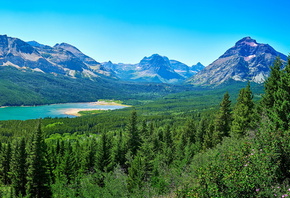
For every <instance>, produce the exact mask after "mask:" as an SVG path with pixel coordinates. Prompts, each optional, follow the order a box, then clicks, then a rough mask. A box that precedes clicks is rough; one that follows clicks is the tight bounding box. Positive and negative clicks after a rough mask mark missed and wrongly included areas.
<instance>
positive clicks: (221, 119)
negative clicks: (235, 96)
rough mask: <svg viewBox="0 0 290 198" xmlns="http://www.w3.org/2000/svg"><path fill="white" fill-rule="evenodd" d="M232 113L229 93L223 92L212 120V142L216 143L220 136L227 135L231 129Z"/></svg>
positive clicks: (219, 140) (218, 141)
mask: <svg viewBox="0 0 290 198" xmlns="http://www.w3.org/2000/svg"><path fill="white" fill-rule="evenodd" d="M231 122H232V114H231V101H230V95H229V93H228V92H227V93H225V95H224V97H223V100H222V102H221V103H220V109H219V112H218V114H217V116H216V119H215V122H214V132H213V144H214V145H217V144H218V143H220V142H221V140H222V137H224V136H229V132H230V129H231Z"/></svg>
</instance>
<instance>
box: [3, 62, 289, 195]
mask: <svg viewBox="0 0 290 198" xmlns="http://www.w3.org/2000/svg"><path fill="white" fill-rule="evenodd" d="M281 68H282V62H281V60H280V59H277V60H276V62H275V64H274V66H273V67H272V69H271V75H270V77H269V78H268V80H267V81H266V83H265V94H264V95H263V97H262V99H261V101H260V102H258V103H255V102H254V101H253V93H252V91H251V87H250V84H249V83H248V85H247V86H246V87H245V88H242V89H241V90H240V92H239V95H238V97H237V102H236V103H235V105H232V101H231V98H230V94H229V93H225V94H224V97H223V99H222V101H221V103H220V108H219V110H218V111H216V112H215V111H214V112H213V111H208V112H204V113H202V114H201V113H199V112H196V113H195V114H191V115H192V116H191V117H187V122H186V123H185V124H181V125H179V124H174V123H170V120H167V121H166V122H163V120H162V119H155V120H154V119H150V120H147V119H144V117H142V116H138V115H137V111H135V110H133V111H132V113H131V115H130V118H129V121H128V123H127V125H126V126H124V127H123V128H120V129H117V130H116V129H110V130H106V127H105V126H103V127H98V128H94V129H95V132H94V131H89V132H86V133H81V131H82V130H81V129H80V130H79V132H75V133H58V132H61V130H60V131H57V130H56V131H55V133H53V132H52V131H50V130H52V129H53V128H54V127H56V126H58V125H59V126H62V125H63V124H64V123H62V122H58V123H57V122H55V123H53V124H52V125H49V124H47V123H46V122H47V120H41V121H31V124H32V126H33V127H36V126H37V128H35V129H34V133H32V134H31V133H27V134H26V136H25V137H21V135H18V136H15V137H14V138H6V139H5V141H2V144H1V152H0V157H1V161H0V162H1V164H0V180H1V183H2V187H1V193H2V197H60V198H61V197H275V196H280V197H282V196H284V197H285V196H288V192H290V187H289V185H290V168H289V167H290V136H289V135H290V134H289V132H290V130H289V119H290V116H289V115H290V90H289V87H290V58H289V59H288V63H287V64H286V66H285V68H283V69H281ZM178 115H179V114H176V116H178ZM93 118H97V117H93ZM159 118H161V117H159ZM163 118H164V119H169V117H163ZM90 119H91V117H90ZM71 120H72V121H73V119H71ZM173 120H174V119H173ZM37 122H39V123H37ZM83 122H84V123H86V118H84V119H83ZM44 123H46V124H44ZM89 128H90V129H92V128H93V125H92V126H90V127H89V126H88V129H89ZM54 129H56V128H54ZM10 156H12V157H10Z"/></svg>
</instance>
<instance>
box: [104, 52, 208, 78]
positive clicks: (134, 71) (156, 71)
mask: <svg viewBox="0 0 290 198" xmlns="http://www.w3.org/2000/svg"><path fill="white" fill-rule="evenodd" d="M103 66H104V68H105V69H106V70H108V71H110V72H111V73H113V74H114V75H116V76H117V77H118V78H119V79H122V80H125V81H135V82H157V83H180V82H183V81H184V80H185V79H186V78H188V77H191V76H192V75H194V74H195V73H196V72H198V71H200V70H201V69H202V67H204V66H202V65H201V64H199V65H198V66H196V67H195V66H192V67H189V66H187V65H186V64H184V63H181V62H179V61H176V60H169V59H168V58H167V57H166V56H160V55H158V54H153V55H152V56H150V57H144V58H143V59H142V60H141V61H140V62H139V63H138V64H123V63H118V64H114V63H112V62H111V61H109V62H105V63H103Z"/></svg>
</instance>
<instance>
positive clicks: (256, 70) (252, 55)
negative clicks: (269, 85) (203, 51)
mask: <svg viewBox="0 0 290 198" xmlns="http://www.w3.org/2000/svg"><path fill="white" fill-rule="evenodd" d="M277 56H280V57H281V59H283V60H285V61H286V59H287V57H286V56H285V55H284V54H281V53H279V52H277V51H276V50H275V49H274V48H273V47H271V46H270V45H268V44H261V43H257V42H256V40H254V39H252V38H251V37H245V38H243V39H241V40H239V41H238V42H237V43H236V44H235V46H234V47H232V48H230V49H229V50H227V51H226V52H225V53H224V54H223V55H222V56H220V57H219V58H218V59H217V60H215V61H214V62H213V63H211V64H210V65H209V66H207V67H206V68H205V69H203V70H202V71H200V72H199V73H197V74H196V75H195V76H193V77H192V78H190V79H189V80H188V81H187V82H188V83H190V84H194V85H219V84H221V83H223V82H226V81H228V80H230V79H233V80H235V81H248V80H249V81H252V82H256V83H263V82H264V81H265V79H266V78H267V77H268V76H269V73H270V66H272V64H273V62H274V60H275V59H276V57H277Z"/></svg>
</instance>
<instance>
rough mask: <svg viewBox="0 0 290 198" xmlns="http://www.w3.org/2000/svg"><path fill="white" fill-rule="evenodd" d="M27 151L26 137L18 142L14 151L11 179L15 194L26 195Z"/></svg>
mask: <svg viewBox="0 0 290 198" xmlns="http://www.w3.org/2000/svg"><path fill="white" fill-rule="evenodd" d="M26 160H27V153H26V143H25V140H24V138H22V139H21V141H20V142H16V145H15V148H14V152H13V154H12V159H11V180H12V187H13V189H14V192H15V195H16V196H17V197H18V196H20V195H21V196H25V195H26V183H27V178H26V177H27V164H26Z"/></svg>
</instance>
